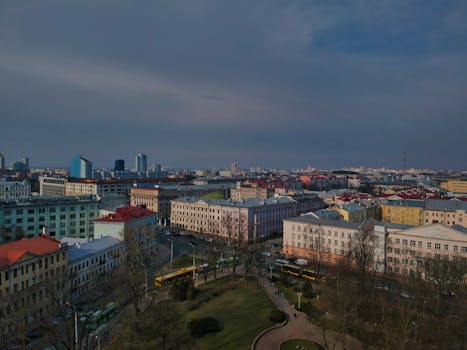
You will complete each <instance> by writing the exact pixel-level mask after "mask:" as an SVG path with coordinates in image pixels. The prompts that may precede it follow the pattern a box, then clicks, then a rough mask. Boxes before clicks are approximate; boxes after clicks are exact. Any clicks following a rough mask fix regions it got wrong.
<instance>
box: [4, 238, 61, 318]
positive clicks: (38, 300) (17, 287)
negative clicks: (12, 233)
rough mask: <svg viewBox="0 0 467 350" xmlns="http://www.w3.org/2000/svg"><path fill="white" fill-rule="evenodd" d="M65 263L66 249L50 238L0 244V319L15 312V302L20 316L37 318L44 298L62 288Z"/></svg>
mask: <svg viewBox="0 0 467 350" xmlns="http://www.w3.org/2000/svg"><path fill="white" fill-rule="evenodd" d="M66 266H67V252H66V250H65V249H63V248H62V244H61V243H60V242H59V241H57V240H55V239H53V238H48V237H34V238H26V239H22V240H19V241H15V242H11V243H5V244H2V245H0V319H1V318H2V317H6V318H8V317H12V316H13V315H16V316H17V315H18V314H17V311H18V310H17V309H18V305H19V304H20V305H21V306H23V307H22V309H23V311H24V312H25V313H24V314H23V316H22V317H27V318H28V319H29V320H32V319H37V317H39V316H40V314H41V313H43V312H44V311H45V309H46V308H47V307H48V306H47V304H49V302H47V300H46V299H47V298H48V297H49V296H50V295H51V294H52V292H53V291H54V290H55V291H58V290H63V288H64V286H65V281H66V272H67V271H66ZM49 282H50V283H49ZM12 305H13V306H14V307H12ZM49 306H51V304H50V305H49ZM26 312H27V313H26Z"/></svg>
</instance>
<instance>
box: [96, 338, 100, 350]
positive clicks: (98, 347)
mask: <svg viewBox="0 0 467 350" xmlns="http://www.w3.org/2000/svg"><path fill="white" fill-rule="evenodd" d="M96 340H97V350H101V338H99V336H98V335H96Z"/></svg>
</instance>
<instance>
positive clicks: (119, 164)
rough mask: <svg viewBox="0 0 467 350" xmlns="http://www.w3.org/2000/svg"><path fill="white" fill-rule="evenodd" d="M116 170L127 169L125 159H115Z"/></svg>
mask: <svg viewBox="0 0 467 350" xmlns="http://www.w3.org/2000/svg"><path fill="white" fill-rule="evenodd" d="M114 171H125V160H123V159H117V160H115V167H114Z"/></svg>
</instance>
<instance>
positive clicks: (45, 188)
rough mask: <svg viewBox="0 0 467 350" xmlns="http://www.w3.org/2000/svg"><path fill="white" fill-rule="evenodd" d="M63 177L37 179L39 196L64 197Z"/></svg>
mask: <svg viewBox="0 0 467 350" xmlns="http://www.w3.org/2000/svg"><path fill="white" fill-rule="evenodd" d="M65 182H66V179H65V178H64V177H50V176H40V177H39V195H41V196H64V195H65Z"/></svg>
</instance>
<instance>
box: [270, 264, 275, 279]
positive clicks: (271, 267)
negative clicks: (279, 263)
mask: <svg viewBox="0 0 467 350" xmlns="http://www.w3.org/2000/svg"><path fill="white" fill-rule="evenodd" d="M273 268H274V266H272V265H269V271H270V273H269V279H270V280H271V281H272V269H273Z"/></svg>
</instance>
